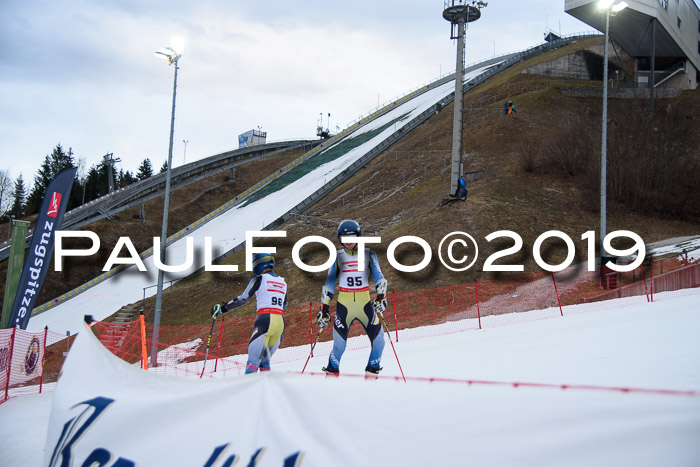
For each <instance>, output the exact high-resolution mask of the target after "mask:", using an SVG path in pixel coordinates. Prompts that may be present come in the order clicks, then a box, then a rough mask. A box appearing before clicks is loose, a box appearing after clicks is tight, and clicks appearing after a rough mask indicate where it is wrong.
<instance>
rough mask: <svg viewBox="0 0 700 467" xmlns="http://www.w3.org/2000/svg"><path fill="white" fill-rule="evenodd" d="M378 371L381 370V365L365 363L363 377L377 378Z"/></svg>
mask: <svg viewBox="0 0 700 467" xmlns="http://www.w3.org/2000/svg"><path fill="white" fill-rule="evenodd" d="M380 371H382V367H380V366H369V365H367V367H366V368H365V379H377V378H378V377H379V372H380Z"/></svg>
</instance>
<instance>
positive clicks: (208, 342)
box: [199, 316, 216, 379]
mask: <svg viewBox="0 0 700 467" xmlns="http://www.w3.org/2000/svg"><path fill="white" fill-rule="evenodd" d="M214 323H216V316H214V317H213V318H212V319H211V329H210V330H209V338H207V350H206V351H205V352H204V365H202V373H201V374H200V375H199V378H200V379H201V378H202V376H204V369H205V368H206V367H207V357H209V344H211V335H212V333H213V332H214Z"/></svg>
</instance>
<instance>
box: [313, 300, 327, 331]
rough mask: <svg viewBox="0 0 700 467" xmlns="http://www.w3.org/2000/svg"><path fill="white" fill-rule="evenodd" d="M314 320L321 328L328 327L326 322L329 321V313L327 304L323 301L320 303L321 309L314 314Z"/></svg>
mask: <svg viewBox="0 0 700 467" xmlns="http://www.w3.org/2000/svg"><path fill="white" fill-rule="evenodd" d="M316 321H318V327H320V328H321V329H326V328H327V327H328V323H330V322H331V313H330V310H329V308H328V305H326V304H325V303H324V304H323V305H321V311H319V312H318V315H316Z"/></svg>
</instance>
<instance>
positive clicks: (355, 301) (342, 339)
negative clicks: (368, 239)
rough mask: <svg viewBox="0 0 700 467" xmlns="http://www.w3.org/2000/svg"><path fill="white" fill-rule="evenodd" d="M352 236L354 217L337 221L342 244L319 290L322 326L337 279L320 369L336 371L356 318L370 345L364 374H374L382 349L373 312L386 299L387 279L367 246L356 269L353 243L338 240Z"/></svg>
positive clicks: (326, 320)
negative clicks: (373, 296)
mask: <svg viewBox="0 0 700 467" xmlns="http://www.w3.org/2000/svg"><path fill="white" fill-rule="evenodd" d="M353 236H356V237H360V236H362V230H361V229H360V225H359V224H358V223H357V222H355V221H354V220H344V221H343V222H341V223H340V226H339V227H338V241H339V242H340V243H341V245H342V246H343V248H342V249H340V250H338V256H337V259H336V262H335V263H334V264H333V265H332V266H331V268H330V269H329V270H328V275H327V277H326V283H325V285H324V286H323V288H322V291H321V295H322V296H321V302H322V305H321V311H320V312H319V313H318V324H319V326H320V327H322V328H325V327H326V326H328V323H329V321H330V311H329V304H330V301H331V299H332V298H333V292H334V291H335V284H336V281H337V282H338V289H339V293H338V304H337V307H336V311H335V319H334V320H333V349H332V350H331V354H330V356H329V358H328V365H327V366H326V367H325V368H324V369H323V370H324V371H325V372H326V373H327V374H331V375H337V374H339V372H340V359H341V358H342V356H343V352H344V351H345V346H346V343H347V339H348V333H349V332H350V326H351V325H352V323H353V322H354V321H355V320H357V321H359V322H360V324H361V325H362V327H363V328H364V330H365V332H366V333H367V337H369V340H370V344H371V345H372V350H371V352H370V354H369V361H368V362H367V367H366V368H365V372H366V374H367V375H368V376H371V377H376V375H377V374H378V373H379V371H380V370H381V369H382V368H381V367H380V366H379V364H380V362H381V359H382V352H383V350H384V335H383V333H382V324H381V322H380V320H379V317H378V316H377V315H378V314H379V313H383V312H384V310H385V309H386V304H387V302H386V299H385V298H384V295H385V294H386V289H387V282H386V279H385V278H384V276H383V275H382V271H381V269H380V268H379V259H378V258H377V254H376V253H375V252H374V251H373V250H371V249H369V248H365V249H364V259H363V261H364V268H363V269H364V270H363V271H360V268H359V259H360V258H359V255H358V251H357V243H343V242H342V240H341V238H342V237H353ZM370 272H371V274H372V278H373V279H374V286H375V289H376V291H377V297H376V299H375V300H374V302H373V301H372V300H371V299H370V294H369V274H370Z"/></svg>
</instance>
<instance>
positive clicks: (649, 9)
mask: <svg viewBox="0 0 700 467" xmlns="http://www.w3.org/2000/svg"><path fill="white" fill-rule="evenodd" d="M565 1H566V4H565V7H564V8H565V11H566V12H567V13H569V14H570V15H572V16H574V17H575V18H577V19H579V20H581V21H583V22H584V23H587V24H589V25H591V26H592V27H594V28H596V29H598V30H599V31H601V32H605V10H601V9H599V8H598V2H599V0H565ZM625 2H626V3H627V4H628V6H627V8H625V9H624V10H622V11H620V12H618V13H617V14H615V15H614V16H611V18H610V31H609V32H610V37H611V39H613V40H614V41H615V42H617V43H618V44H619V45H620V46H621V47H622V48H623V49H624V50H625V52H626V53H627V54H629V55H630V56H631V57H633V58H634V61H635V67H634V80H635V81H636V82H637V83H638V84H639V86H642V87H646V86H648V85H649V83H650V82H653V83H654V86H655V87H674V88H681V89H695V88H697V85H698V79H699V77H700V76H699V75H700V9H699V8H698V6H697V5H696V4H695V2H694V1H693V0H625ZM652 70H653V76H652Z"/></svg>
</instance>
